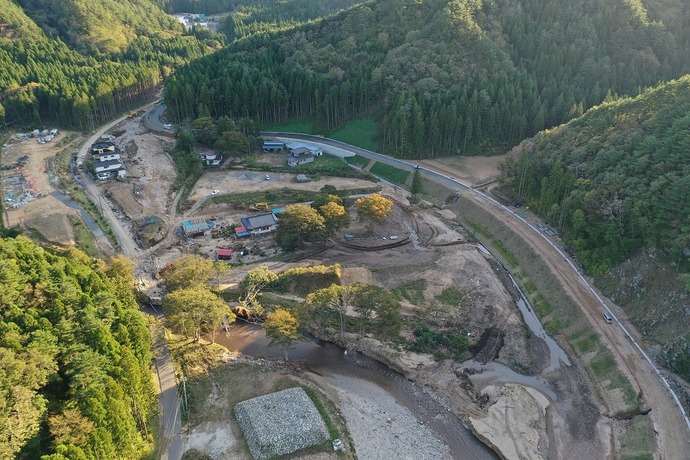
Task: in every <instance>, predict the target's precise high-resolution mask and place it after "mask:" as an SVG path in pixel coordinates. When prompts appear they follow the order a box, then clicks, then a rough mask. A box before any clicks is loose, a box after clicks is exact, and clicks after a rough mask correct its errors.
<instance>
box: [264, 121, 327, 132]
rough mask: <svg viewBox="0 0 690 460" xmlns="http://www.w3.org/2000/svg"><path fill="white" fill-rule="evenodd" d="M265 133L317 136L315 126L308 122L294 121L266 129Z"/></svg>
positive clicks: (266, 127)
mask: <svg viewBox="0 0 690 460" xmlns="http://www.w3.org/2000/svg"><path fill="white" fill-rule="evenodd" d="M264 131H280V132H284V133H302V134H316V131H315V130H314V125H312V123H311V122H310V121H306V120H292V121H285V122H283V123H275V124H273V125H267V126H265V127H264Z"/></svg>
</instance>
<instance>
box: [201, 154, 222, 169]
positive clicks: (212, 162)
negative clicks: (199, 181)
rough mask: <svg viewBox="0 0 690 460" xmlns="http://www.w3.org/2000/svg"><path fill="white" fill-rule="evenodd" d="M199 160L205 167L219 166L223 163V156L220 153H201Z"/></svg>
mask: <svg viewBox="0 0 690 460" xmlns="http://www.w3.org/2000/svg"><path fill="white" fill-rule="evenodd" d="M201 160H202V161H203V162H204V164H205V165H206V166H220V163H221V162H222V161H223V155H221V154H220V153H202V154H201Z"/></svg>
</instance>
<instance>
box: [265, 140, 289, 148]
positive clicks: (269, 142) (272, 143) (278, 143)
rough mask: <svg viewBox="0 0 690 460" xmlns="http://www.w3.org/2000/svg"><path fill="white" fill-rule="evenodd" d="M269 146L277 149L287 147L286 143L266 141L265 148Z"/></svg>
mask: <svg viewBox="0 0 690 460" xmlns="http://www.w3.org/2000/svg"><path fill="white" fill-rule="evenodd" d="M268 146H276V147H280V148H283V147H284V146H285V143H284V142H280V141H264V147H268Z"/></svg>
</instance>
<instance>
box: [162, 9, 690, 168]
mask: <svg viewBox="0 0 690 460" xmlns="http://www.w3.org/2000/svg"><path fill="white" fill-rule="evenodd" d="M689 20H690V5H688V4H687V3H682V2H677V1H672V0H661V1H658V2H654V3H651V2H650V3H647V2H643V1H641V0H613V1H609V0H594V1H585V0H576V1H566V0H557V1H552V2H543V1H540V0H494V1H487V0H473V1H466V0H427V1H424V2H419V1H413V0H375V1H370V2H365V3H362V4H360V5H358V6H355V7H353V8H351V9H349V10H346V11H343V12H341V13H339V14H337V15H335V16H331V17H328V18H325V19H323V20H320V21H315V22H312V23H309V24H306V25H302V26H299V27H296V28H293V29H290V30H286V31H280V32H275V33H273V34H262V35H252V36H250V37H249V38H248V39H245V40H239V41H237V42H235V43H233V44H231V45H230V46H229V47H227V48H226V49H225V50H223V51H222V52H219V53H216V54H214V55H211V56H207V57H205V58H203V59H200V60H198V61H196V62H194V63H193V64H190V65H188V66H186V67H184V68H183V69H181V70H180V71H179V72H177V73H176V74H175V75H174V76H173V77H172V78H171V79H169V80H168V82H167V83H166V89H165V94H166V100H167V101H168V104H169V106H170V108H171V109H172V110H171V112H172V114H173V116H174V117H175V118H176V119H177V120H182V119H195V118H197V117H198V116H200V115H209V114H210V115H211V116H214V117H220V116H222V115H228V116H231V117H242V116H250V117H253V118H254V119H255V120H256V121H258V122H260V123H264V124H266V123H273V122H280V121H284V120H286V119H291V118H304V119H311V120H312V121H314V122H315V123H316V125H317V126H318V127H319V129H320V130H322V131H324V132H328V131H329V130H332V129H333V128H335V127H338V126H340V125H342V124H344V123H347V122H348V121H350V120H352V119H354V118H357V117H360V116H363V115H373V116H375V118H376V120H377V121H378V123H379V127H380V132H381V138H380V139H379V141H380V145H381V148H382V150H384V151H386V152H388V153H394V154H397V155H400V156H404V157H413V158H414V157H430V156H431V157H433V156H441V155H449V154H450V155H453V154H467V153H470V154H471V153H491V152H497V151H501V150H503V149H506V148H508V147H510V146H512V145H514V144H515V143H517V142H519V141H520V140H522V139H524V138H525V137H528V136H531V135H534V134H535V133H537V132H538V131H540V130H541V129H544V128H545V127H551V126H556V125H558V124H560V123H562V122H565V121H568V120H570V119H573V118H575V117H577V116H579V115H581V114H582V113H583V112H584V111H585V110H586V109H587V108H589V107H591V106H593V105H595V104H598V103H600V102H601V101H603V100H605V99H606V98H607V96H608V97H612V96H615V95H616V94H637V93H638V92H639V91H641V89H642V88H644V87H647V86H650V85H654V84H656V83H657V82H658V81H660V80H668V79H671V78H677V77H679V76H681V75H682V74H684V73H686V72H687V71H688V70H690V55H689V54H688V53H689V51H688V50H690V37H689V34H688V27H687V24H688V21H689Z"/></svg>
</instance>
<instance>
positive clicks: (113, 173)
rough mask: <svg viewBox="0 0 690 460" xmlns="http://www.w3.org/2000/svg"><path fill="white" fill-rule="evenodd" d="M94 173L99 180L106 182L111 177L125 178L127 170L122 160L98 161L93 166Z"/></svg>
mask: <svg viewBox="0 0 690 460" xmlns="http://www.w3.org/2000/svg"><path fill="white" fill-rule="evenodd" d="M93 168H94V172H95V173H96V177H97V178H98V180H106V179H110V178H111V177H125V175H127V170H126V169H125V165H123V164H122V162H121V161H120V160H106V161H97V162H95V163H94V164H93Z"/></svg>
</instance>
